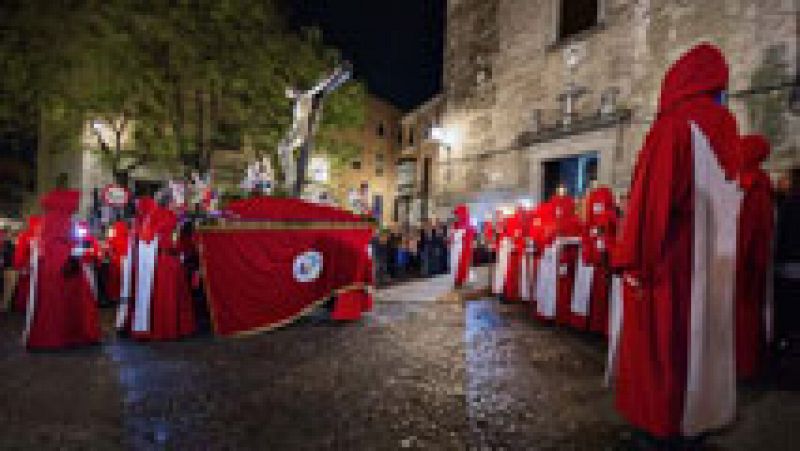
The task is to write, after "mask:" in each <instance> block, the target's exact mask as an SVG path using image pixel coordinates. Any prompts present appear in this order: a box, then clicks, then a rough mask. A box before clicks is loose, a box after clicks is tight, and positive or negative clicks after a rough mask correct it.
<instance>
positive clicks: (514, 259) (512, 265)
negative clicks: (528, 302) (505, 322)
mask: <svg viewBox="0 0 800 451" xmlns="http://www.w3.org/2000/svg"><path fill="white" fill-rule="evenodd" d="M506 239H507V240H508V241H507V243H508V246H509V251H508V265H507V269H506V273H505V280H504V283H503V295H502V297H501V300H503V301H504V302H518V301H520V300H521V297H520V294H521V290H520V268H521V266H522V265H521V263H522V255H523V253H524V250H525V242H524V238H523V236H522V210H521V209H519V208H518V209H517V210H516V211H515V212H514V214H513V215H512V216H510V217H509V218H508V221H507V222H506Z"/></svg>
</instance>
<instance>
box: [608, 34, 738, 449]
mask: <svg viewBox="0 0 800 451" xmlns="http://www.w3.org/2000/svg"><path fill="white" fill-rule="evenodd" d="M727 84H728V68H727V64H726V63H725V59H724V57H723V56H722V53H721V52H720V51H719V50H718V49H717V48H716V47H713V46H711V45H708V44H702V45H699V46H696V47H694V48H693V49H691V50H690V51H689V52H687V53H686V54H684V55H683V56H682V57H681V58H680V59H679V60H678V61H677V62H676V63H675V64H674V65H673V66H672V68H670V70H669V71H668V72H667V75H666V77H665V79H664V83H663V85H662V91H661V98H660V101H659V112H658V116H657V119H656V121H655V122H654V123H653V125H652V128H651V130H650V132H649V134H648V135H647V137H646V139H645V142H644V146H643V147H642V150H641V151H640V153H639V158H638V161H637V164H636V167H635V171H634V174H633V180H632V185H631V191H630V201H629V206H628V210H627V214H626V216H625V219H624V223H623V227H622V236H621V239H620V242H619V245H618V246H617V247H616V248H615V255H614V256H613V260H614V264H615V266H617V267H618V268H621V269H623V270H625V271H626V273H627V274H629V276H630V277H632V278H634V279H635V280H636V282H635V283H636V284H637V285H638V286H639V287H640V288H639V290H637V294H636V296H633V295H630V296H629V293H630V291H629V290H626V291H625V299H624V301H623V304H624V307H623V320H622V332H621V336H620V339H619V341H620V344H619V351H618V353H619V354H618V357H617V361H618V367H617V396H616V405H617V409H618V410H619V411H620V413H621V414H622V415H623V416H624V417H625V418H626V419H627V420H628V421H630V422H631V423H632V424H633V425H634V426H636V427H639V428H641V429H644V430H646V431H648V432H649V433H651V434H653V435H655V436H658V437H668V436H679V435H683V436H696V435H698V434H700V433H702V432H704V431H708V430H710V429H714V428H718V427H722V426H724V425H726V424H728V423H729V422H730V421H731V420H732V419H733V416H734V411H735V388H736V387H735V368H734V352H733V343H734V339H733V326H734V325H733V318H734V315H733V284H734V272H735V252H736V243H735V236H736V215H737V214H738V209H739V205H740V203H741V194H740V193H739V192H738V189H737V187H736V184H735V181H734V180H733V179H734V177H735V174H736V173H737V169H738V157H737V154H738V152H737V139H738V138H737V129H736V121H735V119H734V118H733V116H732V115H731V114H730V112H729V111H728V110H727V108H725V107H723V106H721V105H719V104H718V103H717V102H716V101H715V96H716V95H718V93H719V92H720V91H722V90H724V89H726V88H727ZM712 332H713V333H712Z"/></svg>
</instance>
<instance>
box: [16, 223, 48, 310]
mask: <svg viewBox="0 0 800 451" xmlns="http://www.w3.org/2000/svg"><path fill="white" fill-rule="evenodd" d="M41 227H42V217H41V216H39V215H31V216H30V217H28V224H27V226H26V227H25V230H23V231H21V232H20V233H19V235H17V244H16V246H15V248H14V261H13V265H14V268H15V269H16V270H17V272H18V273H19V276H18V279H17V290H16V292H15V293H14V311H17V312H24V311H25V310H26V309H27V308H28V291H29V288H30V283H31V280H30V272H31V241H32V240H33V239H34V238H36V237H38V236H39V234H40V233H41Z"/></svg>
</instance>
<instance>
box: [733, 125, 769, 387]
mask: <svg viewBox="0 0 800 451" xmlns="http://www.w3.org/2000/svg"><path fill="white" fill-rule="evenodd" d="M740 144H741V150H740V152H741V155H742V166H741V173H740V175H739V184H740V185H741V186H742V189H743V190H744V199H743V200H742V210H741V212H740V214H739V238H738V246H737V251H736V258H737V260H736V263H737V265H736V266H737V267H736V373H737V375H738V376H739V378H740V379H752V378H753V377H755V376H756V375H757V374H758V370H759V367H760V364H761V363H762V362H763V354H764V349H765V348H766V344H767V341H768V339H769V335H770V331H771V325H772V305H771V300H770V299H769V298H768V292H767V291H768V285H769V282H768V274H769V266H770V263H771V261H772V240H773V235H774V226H775V205H774V201H773V192H772V183H771V182H770V179H769V176H768V175H767V174H766V173H765V172H764V170H763V169H761V167H760V166H761V163H762V162H764V160H766V159H767V157H768V156H769V143H767V141H766V140H765V139H764V138H763V137H761V136H745V137H743V138H742V139H741V141H740Z"/></svg>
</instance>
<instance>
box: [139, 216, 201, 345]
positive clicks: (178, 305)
mask: <svg viewBox="0 0 800 451" xmlns="http://www.w3.org/2000/svg"><path fill="white" fill-rule="evenodd" d="M143 205H144V211H143V213H144V217H143V218H142V219H141V224H142V225H141V233H140V235H139V245H138V254H137V272H136V302H135V307H134V310H133V316H132V318H131V321H132V326H131V336H132V337H133V338H134V339H137V340H154V341H159V340H176V339H179V338H182V337H185V336H188V335H191V334H192V333H194V330H195V317H194V308H193V305H192V298H191V293H190V292H189V283H188V281H187V280H186V274H185V273H184V271H183V268H182V267H181V262H180V259H179V257H178V252H177V249H176V246H175V239H174V233H175V230H176V227H177V225H178V218H177V216H176V215H175V213H173V212H172V211H170V210H169V209H167V208H165V207H160V206H157V205H156V206H153V204H151V203H150V201H145V202H144V204H143Z"/></svg>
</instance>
